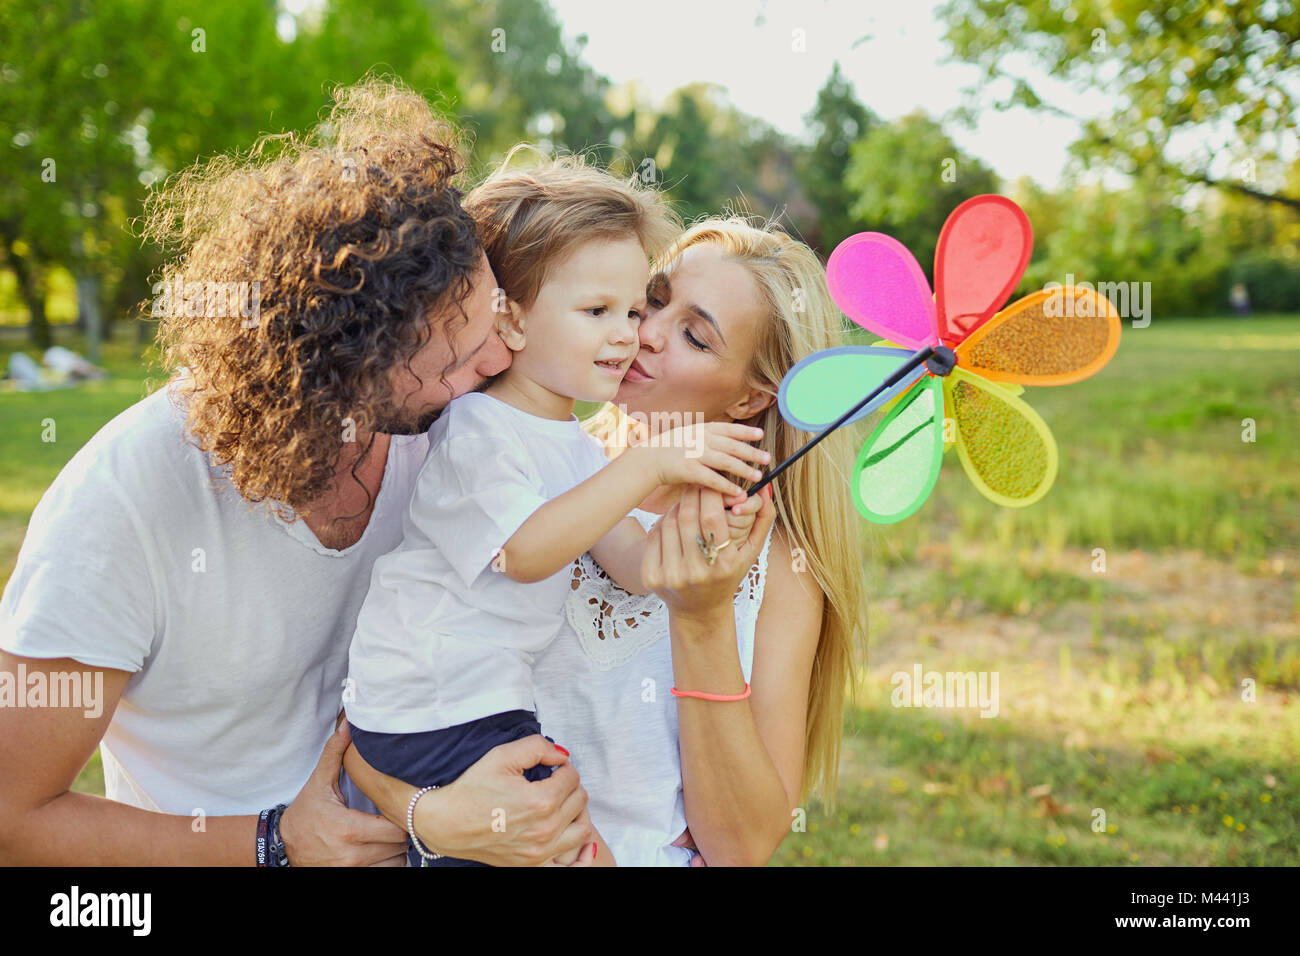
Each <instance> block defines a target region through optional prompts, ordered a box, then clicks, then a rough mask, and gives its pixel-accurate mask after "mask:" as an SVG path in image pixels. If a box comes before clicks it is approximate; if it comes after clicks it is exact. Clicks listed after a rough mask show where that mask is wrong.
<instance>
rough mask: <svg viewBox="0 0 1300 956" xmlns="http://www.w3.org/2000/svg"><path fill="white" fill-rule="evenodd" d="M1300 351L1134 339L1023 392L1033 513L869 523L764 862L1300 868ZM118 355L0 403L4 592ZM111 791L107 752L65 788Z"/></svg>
mask: <svg viewBox="0 0 1300 956" xmlns="http://www.w3.org/2000/svg"><path fill="white" fill-rule="evenodd" d="M62 344H68V345H69V346H71V347H73V348H79V345H78V343H77V342H76V341H75V340H68V341H64V342H62ZM13 347H14V346H13V345H12V344H5V343H4V342H3V341H2V340H0V360H3V361H7V358H8V354H7V353H8V351H10V350H12V348H13ZM1297 360H1300V318H1290V317H1281V316H1272V317H1269V316H1261V317H1254V318H1251V319H1248V320H1245V321H1238V320H1233V319H1226V320H1195V321H1170V320H1166V321H1164V322H1153V323H1152V325H1151V326H1150V327H1149V328H1147V329H1132V328H1128V327H1126V328H1125V330H1124V338H1123V341H1122V343H1121V346H1120V351H1119V353H1118V354H1117V355H1116V357H1115V359H1114V360H1113V361H1112V362H1111V363H1110V365H1109V366H1108V367H1107V368H1106V369H1104V370H1103V371H1102V372H1101V373H1100V374H1098V375H1097V376H1095V377H1094V378H1092V379H1090V380H1088V381H1086V382H1081V383H1079V384H1077V385H1072V386H1067V387H1065V388H1061V389H1032V388H1031V389H1027V390H1026V392H1025V395H1024V398H1025V400H1026V401H1028V402H1029V404H1030V405H1032V406H1033V407H1034V408H1035V409H1037V410H1038V412H1039V413H1040V414H1041V415H1042V416H1043V417H1044V419H1045V420H1046V421H1047V423H1048V424H1049V425H1050V426H1051V428H1052V430H1053V432H1054V434H1055V436H1056V439H1057V442H1058V444H1059V446H1060V452H1061V472H1060V477H1059V478H1058V480H1057V483H1056V486H1055V487H1054V488H1053V489H1052V491H1051V493H1050V494H1049V495H1048V496H1047V497H1046V498H1045V499H1044V500H1043V501H1041V502H1039V503H1038V504H1036V505H1034V506H1032V507H1030V508H1027V509H1024V510H1022V511H1010V510H1006V509H997V508H995V507H993V506H992V505H991V504H989V503H988V502H987V501H985V500H984V499H983V498H981V497H980V496H979V495H978V494H977V493H976V492H975V490H974V488H973V487H972V486H971V484H970V482H969V481H968V480H967V478H966V477H965V475H964V473H963V472H962V471H961V468H960V465H959V464H958V462H957V461H956V458H955V455H952V454H950V455H949V456H947V459H946V460H945V463H944V467H943V471H942V473H941V475H940V478H939V484H938V487H937V488H936V490H935V493H934V495H933V496H932V498H931V500H930V501H929V502H928V503H927V504H926V505H925V507H924V508H923V509H922V510H921V511H920V512H919V513H918V514H917V515H915V516H914V517H913V518H911V519H909V520H908V521H905V522H903V523H901V524H899V525H894V526H891V527H884V528H879V527H874V528H872V529H871V531H870V545H869V551H868V554H867V556H866V558H865V560H864V565H863V574H864V575H865V577H866V580H867V582H868V587H869V592H870V595H871V607H870V614H871V618H870V622H869V631H870V638H869V648H868V652H867V659H866V665H865V667H864V669H863V674H862V679H861V681H860V684H859V687H858V688H857V695H858V699H857V707H856V708H855V709H851V710H850V711H849V712H848V713H846V716H845V727H846V737H845V756H844V763H843V766H842V769H841V774H840V785H839V789H838V794H837V806H836V809H835V811H834V812H828V811H827V810H826V808H825V807H824V806H823V805H822V804H821V803H820V802H817V801H812V802H811V803H810V804H809V806H808V807H806V811H807V828H806V830H805V831H802V832H792V833H791V834H790V835H789V836H788V837H787V838H786V840H785V842H784V843H783V845H782V847H781V848H780V850H779V851H778V853H777V856H776V859H775V861H774V862H775V863H777V864H787V865H797V864H837V863H884V864H980V865H1016V864H1033V865H1052V864H1124V865H1161V864H1171V865H1204V864H1274V865H1276V864H1282V865H1295V864H1296V863H1298V862H1300V772H1298V771H1297V769H1296V768H1297V767H1298V766H1300V697H1298V695H1300V578H1298V577H1297V568H1300V507H1297V505H1296V502H1297V500H1300V424H1298V422H1300V414H1298V413H1300V386H1297V384H1296V375H1295V372H1294V365H1295V363H1296V362H1297ZM104 364H105V365H107V366H108V367H109V368H110V369H111V370H112V371H113V372H114V378H113V379H112V380H110V381H109V382H105V383H97V384H94V385H90V386H86V387H84V388H81V389H77V390H69V391H63V392H50V393H44V394H36V395H30V394H15V393H0V425H2V426H3V427H2V428H0V575H3V576H4V577H5V578H7V576H8V574H9V572H10V570H11V569H12V565H13V560H14V557H15V556H16V554H17V550H18V547H19V545H20V543H21V538H22V534H23V529H24V528H25V525H26V522H27V519H28V517H29V515H30V513H31V509H32V508H33V507H34V506H35V504H36V501H37V500H38V499H39V497H40V494H41V492H42V491H43V490H44V488H45V487H46V486H47V485H48V484H49V482H50V481H51V480H52V479H53V478H54V476H55V474H57V472H58V470H59V468H60V467H62V465H63V464H64V463H65V462H66V461H67V460H68V458H70V457H71V456H72V454H73V453H74V452H75V451H76V449H77V448H78V447H79V446H80V445H81V444H82V443H83V442H84V441H85V440H86V439H88V438H89V437H90V436H91V435H92V434H93V433H94V432H95V430H96V429H98V428H99V427H100V426H101V425H102V424H103V423H104V422H106V421H108V419H110V418H112V417H113V415H115V414H117V413H118V412H119V411H121V410H122V409H124V408H126V407H127V406H129V405H130V404H132V403H133V402H134V401H136V400H138V399H139V398H140V397H142V395H143V394H144V390H145V377H146V376H145V372H144V370H143V369H142V368H141V366H140V363H139V355H138V354H137V352H136V351H135V350H133V349H131V348H129V347H128V346H126V345H116V344H111V345H109V346H106V348H105V359H104ZM154 375H155V378H156V375H157V373H156V371H155V372H154ZM47 417H48V418H53V419H54V420H55V423H56V427H57V439H58V440H57V441H56V442H55V443H53V444H49V443H42V442H41V441H40V435H41V429H42V425H41V422H42V420H43V419H45V418H47ZM1243 419H1253V421H1254V423H1255V436H1254V437H1255V440H1254V441H1253V442H1247V441H1243V440H1242V435H1243V425H1242V420H1243ZM1099 549H1100V550H1099ZM1103 561H1104V565H1103V564H1102V562H1103ZM916 663H920V664H922V665H923V667H924V669H925V670H926V671H941V672H942V671H996V672H997V673H998V675H999V713H998V716H997V717H996V718H992V719H982V718H980V717H978V716H977V715H976V714H975V712H973V711H969V710H967V711H952V710H942V709H937V708H928V709H927V708H903V707H894V706H892V705H891V691H892V689H893V688H892V686H891V684H890V676H891V675H892V674H893V673H894V672H895V671H898V670H902V671H907V672H910V671H911V669H912V666H913V665H914V664H916ZM1243 681H1247V682H1253V688H1254V700H1253V702H1252V701H1248V700H1246V699H1243V695H1244V688H1243ZM102 786H103V784H102V773H101V771H100V766H99V757H98V754H96V755H95V756H94V757H93V758H92V760H91V762H90V763H89V764H88V765H87V767H86V769H85V770H84V771H83V772H82V775H81V777H80V778H79V779H78V783H77V787H78V789H83V790H86V791H89V792H102ZM1095 810H1101V811H1104V812H1105V827H1104V828H1103V832H1100V833H1098V832H1094V830H1093V821H1094V811H1095ZM1227 821H1230V822H1227Z"/></svg>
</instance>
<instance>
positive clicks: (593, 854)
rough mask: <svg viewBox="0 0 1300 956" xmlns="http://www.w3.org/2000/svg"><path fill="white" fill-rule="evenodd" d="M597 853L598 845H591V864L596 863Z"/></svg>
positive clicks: (598, 850)
mask: <svg viewBox="0 0 1300 956" xmlns="http://www.w3.org/2000/svg"><path fill="white" fill-rule="evenodd" d="M599 852H600V845H599V844H597V843H593V844H592V845H591V862H593V863H595V862H596V854H598V853H599Z"/></svg>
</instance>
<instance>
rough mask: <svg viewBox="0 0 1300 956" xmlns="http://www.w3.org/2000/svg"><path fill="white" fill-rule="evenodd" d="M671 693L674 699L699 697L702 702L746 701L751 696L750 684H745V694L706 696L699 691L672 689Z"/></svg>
mask: <svg viewBox="0 0 1300 956" xmlns="http://www.w3.org/2000/svg"><path fill="white" fill-rule="evenodd" d="M671 693H672V695H673V696H674V697H698V698H700V700H744V699H745V698H746V697H748V696H749V684H745V692H744V693H743V694H704V693H701V692H700V691H697V690H678V689H677V688H676V687H674V688H672V690H671Z"/></svg>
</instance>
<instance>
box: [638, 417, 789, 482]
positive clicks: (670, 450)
mask: <svg viewBox="0 0 1300 956" xmlns="http://www.w3.org/2000/svg"><path fill="white" fill-rule="evenodd" d="M762 437H763V429H761V428H755V427H753V426H751V425H741V424H739V423H737V422H703V423H700V424H696V425H684V426H682V427H681V428H674V429H673V430H672V431H668V432H664V433H663V434H661V435H658V436H656V437H655V439H654V441H653V443H651V444H647V443H645V438H644V434H643V433H642V434H641V435H640V436H639V437H638V439H637V442H636V443H634V444H633V445H631V447H629V448H628V450H627V451H626V452H624V454H625V455H631V456H633V458H634V459H635V460H637V461H638V462H639V467H640V468H644V469H645V470H646V473H647V474H650V475H653V476H654V483H655V484H656V485H686V484H694V485H704V486H705V487H706V488H710V489H712V490H713V491H714V492H715V493H717V494H719V495H738V494H740V495H743V494H744V493H745V492H744V489H742V488H741V487H740V486H739V485H736V484H733V483H732V482H730V481H728V480H727V479H726V478H724V477H722V475H721V474H720V473H721V472H730V473H731V474H733V475H738V476H740V477H741V478H751V479H754V480H757V479H758V477H760V476H761V473H760V472H759V471H758V470H757V469H755V468H754V467H753V466H752V465H751V464H749V463H750V462H757V463H758V464H767V463H768V462H769V461H770V459H771V455H769V454H768V453H767V452H766V451H764V450H763V449H761V448H755V447H754V446H753V445H750V444H748V442H751V441H758V440H759V439H760V438H762Z"/></svg>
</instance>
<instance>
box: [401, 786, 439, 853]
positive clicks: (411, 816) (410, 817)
mask: <svg viewBox="0 0 1300 956" xmlns="http://www.w3.org/2000/svg"><path fill="white" fill-rule="evenodd" d="M437 789H438V788H437V787H425V788H424V789H422V790H417V791H415V796H413V797H412V798H411V802H410V804H409V805H408V806H407V808H406V832H407V833H409V834H410V835H411V842H412V843H413V844H414V845H415V849H416V852H418V853H419V854H420V856H422V857H424V859H426V860H440V859H442V854H441V853H432V852H429V851H427V850H425V848H424V845H423V844H422V843H420V838H419V837H418V836H416V835H415V804H416V802H417V801H418V800H419V799H420V798H421V797H422V796H424V795H425V794H426V793H428V792H429V791H430V790H437Z"/></svg>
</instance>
